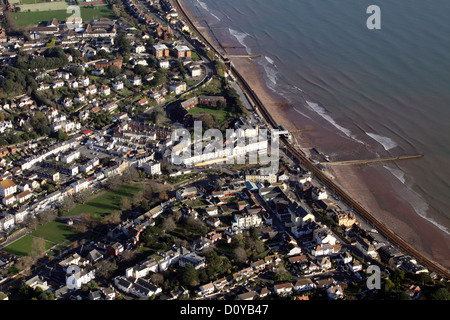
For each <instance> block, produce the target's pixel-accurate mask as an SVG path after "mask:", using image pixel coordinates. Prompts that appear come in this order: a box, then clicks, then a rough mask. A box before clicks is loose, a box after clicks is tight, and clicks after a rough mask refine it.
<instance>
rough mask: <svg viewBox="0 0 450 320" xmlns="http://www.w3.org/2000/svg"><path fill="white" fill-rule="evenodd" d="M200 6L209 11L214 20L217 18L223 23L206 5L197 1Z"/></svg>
mask: <svg viewBox="0 0 450 320" xmlns="http://www.w3.org/2000/svg"><path fill="white" fill-rule="evenodd" d="M197 2H198V4H199V5H200V6H201V7H202V8H203V9H204V10H205V11H207V12H208V13H209V14H210V15H211V16H213V17H214V18H216V19H217V20H218V21H221V20H220V18H219V17H218V16H216V15H215V14H214V13H212V12H211V10H210V9H209V8H208V6H207V5H206V3H204V2H202V1H200V0H197Z"/></svg>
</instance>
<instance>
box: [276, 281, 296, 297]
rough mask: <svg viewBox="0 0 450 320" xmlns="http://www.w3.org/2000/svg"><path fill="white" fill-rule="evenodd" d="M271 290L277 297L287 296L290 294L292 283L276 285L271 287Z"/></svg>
mask: <svg viewBox="0 0 450 320" xmlns="http://www.w3.org/2000/svg"><path fill="white" fill-rule="evenodd" d="M273 288H274V291H275V293H276V294H277V295H280V296H282V295H287V294H289V293H291V292H292V283H290V282H285V283H280V284H276V285H274V286H273Z"/></svg>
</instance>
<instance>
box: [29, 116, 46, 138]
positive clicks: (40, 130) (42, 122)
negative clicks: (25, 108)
mask: <svg viewBox="0 0 450 320" xmlns="http://www.w3.org/2000/svg"><path fill="white" fill-rule="evenodd" d="M30 124H31V126H32V127H33V129H34V130H35V131H36V133H37V134H39V135H41V136H43V135H45V134H47V135H48V133H50V128H49V126H48V125H49V123H48V119H47V117H46V116H45V115H44V114H43V113H42V112H41V111H36V112H35V113H34V114H33V115H32V116H31V119H30ZM47 129H48V130H47Z"/></svg>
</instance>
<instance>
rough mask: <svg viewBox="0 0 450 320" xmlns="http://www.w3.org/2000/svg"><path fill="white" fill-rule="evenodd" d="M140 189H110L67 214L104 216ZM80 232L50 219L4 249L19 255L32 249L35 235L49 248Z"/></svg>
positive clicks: (128, 186)
mask: <svg viewBox="0 0 450 320" xmlns="http://www.w3.org/2000/svg"><path fill="white" fill-rule="evenodd" d="M139 190H140V186H138V185H127V186H122V187H119V188H117V189H115V190H112V191H108V192H106V193H104V194H102V195H100V196H98V197H96V198H94V199H92V200H90V201H88V202H86V203H85V204H82V205H79V206H77V207H76V208H74V209H73V210H71V211H69V212H67V213H66V214H65V216H73V215H80V214H83V213H89V214H91V216H92V217H93V218H102V217H104V216H105V215H107V214H109V213H111V212H112V211H113V210H120V200H121V199H122V198H123V197H129V198H132V197H133V195H135V194H136V192H138V191H139ZM77 233H78V231H77V229H76V228H75V227H74V226H69V225H67V224H65V223H63V222H60V221H56V220H54V221H50V222H47V223H46V224H44V225H42V226H40V227H38V228H37V229H36V230H34V231H33V232H32V233H31V235H26V236H24V237H22V238H20V239H18V240H16V241H14V242H13V243H11V244H10V245H8V246H6V247H4V248H3V249H2V250H4V251H7V252H10V253H12V254H16V255H19V256H25V255H27V254H28V253H29V252H30V250H31V243H32V240H33V236H34V237H40V238H44V239H45V240H46V248H47V249H49V248H51V247H52V246H53V245H55V244H58V243H62V242H64V241H66V240H70V239H71V238H72V237H74V236H76V235H77Z"/></svg>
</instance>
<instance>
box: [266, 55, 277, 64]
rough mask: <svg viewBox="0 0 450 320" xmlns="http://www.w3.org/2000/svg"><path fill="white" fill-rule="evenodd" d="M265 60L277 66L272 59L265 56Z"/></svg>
mask: <svg viewBox="0 0 450 320" xmlns="http://www.w3.org/2000/svg"><path fill="white" fill-rule="evenodd" d="M264 59H266V60H267V62H269V63H270V64H271V65H275V62H274V61H273V60H272V59H271V58H270V57H268V56H264Z"/></svg>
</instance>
